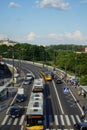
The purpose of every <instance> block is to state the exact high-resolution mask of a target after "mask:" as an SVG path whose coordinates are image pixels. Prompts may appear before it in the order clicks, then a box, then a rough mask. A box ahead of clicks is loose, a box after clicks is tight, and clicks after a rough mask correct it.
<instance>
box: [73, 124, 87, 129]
mask: <svg viewBox="0 0 87 130" xmlns="http://www.w3.org/2000/svg"><path fill="white" fill-rule="evenodd" d="M74 129H75V130H87V122H79V123H76V124H75V125H74Z"/></svg>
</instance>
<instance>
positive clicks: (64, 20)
mask: <svg viewBox="0 0 87 130" xmlns="http://www.w3.org/2000/svg"><path fill="white" fill-rule="evenodd" d="M86 12H87V0H0V40H3V39H6V38H9V39H10V40H13V41H17V42H20V43H24V42H27V43H30V44H37V45H51V44H52V45H54V44H57V45H58V44H78V45H80V44H81V45H87V17H86Z"/></svg>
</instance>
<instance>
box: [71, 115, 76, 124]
mask: <svg viewBox="0 0 87 130" xmlns="http://www.w3.org/2000/svg"><path fill="white" fill-rule="evenodd" d="M71 119H72V122H73V124H76V121H75V118H74V116H73V115H71Z"/></svg>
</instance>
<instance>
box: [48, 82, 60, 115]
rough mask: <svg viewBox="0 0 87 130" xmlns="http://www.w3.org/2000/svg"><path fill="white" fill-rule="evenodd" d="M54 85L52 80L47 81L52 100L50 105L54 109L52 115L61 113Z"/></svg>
mask: <svg viewBox="0 0 87 130" xmlns="http://www.w3.org/2000/svg"><path fill="white" fill-rule="evenodd" d="M54 87H55V86H54V84H53V82H49V91H50V96H51V100H52V107H53V109H54V115H58V114H62V112H61V109H60V104H59V100H58V97H57V94H56V92H55V89H54Z"/></svg>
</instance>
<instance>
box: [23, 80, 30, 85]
mask: <svg viewBox="0 0 87 130" xmlns="http://www.w3.org/2000/svg"><path fill="white" fill-rule="evenodd" d="M30 83H31V79H25V80H24V82H23V84H24V85H28V84H30Z"/></svg>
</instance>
